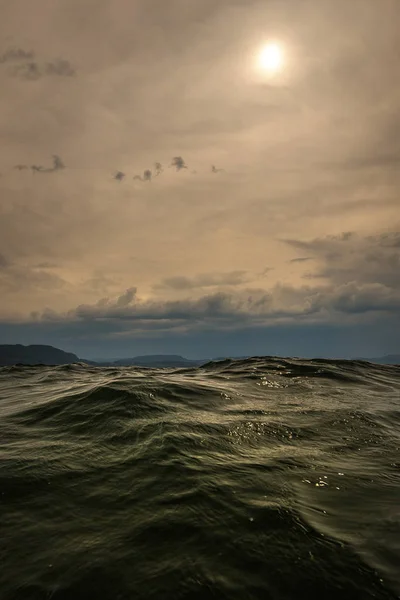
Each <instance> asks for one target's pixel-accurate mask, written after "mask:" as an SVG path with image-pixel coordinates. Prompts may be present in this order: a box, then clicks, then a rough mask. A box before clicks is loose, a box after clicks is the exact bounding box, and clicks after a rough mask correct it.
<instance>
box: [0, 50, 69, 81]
mask: <svg viewBox="0 0 400 600" xmlns="http://www.w3.org/2000/svg"><path fill="white" fill-rule="evenodd" d="M0 64H9V65H10V68H9V70H8V72H9V74H10V75H12V76H14V77H19V78H20V79H25V80H30V81H35V80H37V79H39V78H40V77H45V76H49V77H52V76H58V77H73V76H74V75H75V74H76V69H75V67H74V66H73V65H72V64H71V63H70V62H69V61H68V60H65V59H63V58H57V59H54V60H51V61H48V62H41V61H39V60H37V59H36V55H35V53H34V52H33V51H32V50H24V49H23V48H10V49H8V50H6V51H5V52H3V54H2V55H0Z"/></svg>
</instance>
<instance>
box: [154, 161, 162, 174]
mask: <svg viewBox="0 0 400 600" xmlns="http://www.w3.org/2000/svg"><path fill="white" fill-rule="evenodd" d="M163 171H164V169H163V166H162V164H161V163H160V162H155V163H154V176H155V177H158V176H159V175H161V173H162V172H163Z"/></svg>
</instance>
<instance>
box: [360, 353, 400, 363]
mask: <svg viewBox="0 0 400 600" xmlns="http://www.w3.org/2000/svg"><path fill="white" fill-rule="evenodd" d="M355 360H366V361H368V362H372V363H378V365H400V354H387V355H386V356H378V358H357V359H355Z"/></svg>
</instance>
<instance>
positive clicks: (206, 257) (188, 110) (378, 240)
mask: <svg viewBox="0 0 400 600" xmlns="http://www.w3.org/2000/svg"><path fill="white" fill-rule="evenodd" d="M0 10H1V15H2V18H1V20H0V40H1V45H0V89H1V94H0V132H1V141H2V143H1V146H0V173H1V177H0V342H3V343H50V344H53V345H56V346H59V347H61V348H63V349H66V350H71V351H74V352H76V353H77V354H79V355H80V356H84V357H120V356H129V355H135V354H145V353H160V352H163V353H180V354H185V355H186V356H188V357H193V358H195V357H207V356H219V355H226V354H228V355H236V356H237V355H244V354H283V355H297V356H299V355H300V356H342V357H351V356H359V355H362V356H376V355H379V354H384V353H395V352H398V351H399V350H400V345H399V344H400V342H399V333H400V210H399V209H400V199H399V188H400V185H399V184H400V174H399V173H400V171H399V161H400V117H399V106H400V79H399V60H400V37H399V35H398V31H399V26H400V2H399V0H379V2H377V0H351V2H349V1H348V0H301V1H299V0H263V1H257V0H163V1H162V0H96V2H94V1H93V0H36V1H35V2H34V3H33V2H32V1H31V0H13V2H8V1H7V0H0ZM268 44H275V47H276V48H278V49H279V51H280V52H281V58H282V64H281V65H280V68H278V69H277V70H276V71H274V72H272V71H271V70H268V69H262V68H261V66H260V61H259V57H260V52H261V51H262V49H263V48H264V47H265V45H268ZM213 166H214V168H213Z"/></svg>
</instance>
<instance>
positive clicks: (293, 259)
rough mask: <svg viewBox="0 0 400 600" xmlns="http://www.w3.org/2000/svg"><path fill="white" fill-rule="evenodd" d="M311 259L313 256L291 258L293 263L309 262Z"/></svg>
mask: <svg viewBox="0 0 400 600" xmlns="http://www.w3.org/2000/svg"><path fill="white" fill-rule="evenodd" d="M309 260H313V258H312V256H300V257H299V258H292V259H291V260H289V262H291V263H303V262H308V261H309Z"/></svg>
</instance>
